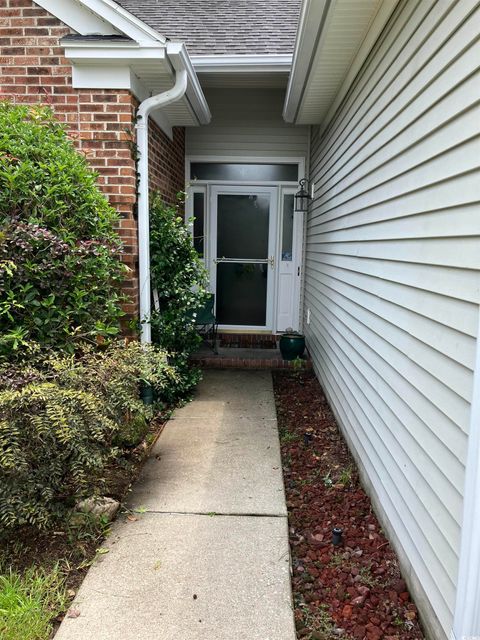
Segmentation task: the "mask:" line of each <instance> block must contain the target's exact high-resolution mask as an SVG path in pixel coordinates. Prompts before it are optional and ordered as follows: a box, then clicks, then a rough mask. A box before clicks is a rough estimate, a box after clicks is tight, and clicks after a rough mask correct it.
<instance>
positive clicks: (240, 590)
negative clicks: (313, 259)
mask: <svg viewBox="0 0 480 640" xmlns="http://www.w3.org/2000/svg"><path fill="white" fill-rule="evenodd" d="M129 506H130V508H132V509H138V510H139V511H141V512H142V513H141V514H136V517H137V520H136V521H130V520H128V519H126V518H125V517H124V516H121V517H120V519H119V520H118V521H117V523H116V524H115V526H114V530H113V532H112V535H111V536H110V537H109V539H108V541H107V543H106V544H105V546H106V547H107V548H108V549H109V553H107V554H104V555H102V556H100V558H99V560H98V561H97V562H96V563H95V564H94V566H92V567H91V569H90V571H89V572H88V575H87V577H86V578H85V581H84V582H83V585H82V587H81V589H80V590H79V593H78V596H77V598H76V601H75V602H74V604H73V605H72V607H71V609H73V610H75V613H74V614H76V613H77V612H79V613H80V615H79V616H78V617H71V618H69V617H67V618H65V620H64V622H63V623H62V625H61V627H60V630H59V632H58V634H57V635H56V636H55V640H154V639H155V640H295V628H294V622H293V613H292V605H291V595H290V572H289V549H288V527H287V518H286V506H285V496H284V490H283V482H282V470H281V461H280V450H279V442H278V433H277V423H276V415H275V404H274V399H273V389H272V380H271V375H270V373H269V372H267V371H216V370H211V371H207V372H205V377H204V380H203V382H202V383H201V384H200V386H199V389H198V392H197V395H196V398H195V400H194V401H193V402H192V403H190V404H188V405H187V406H185V407H183V408H182V409H179V410H177V411H176V412H175V414H174V417H173V419H172V420H171V421H170V422H169V423H168V424H167V425H166V427H165V430H164V432H163V433H162V435H161V437H160V439H159V440H158V442H157V444H156V446H155V448H154V451H153V453H152V456H151V458H150V459H149V460H148V461H147V463H146V465H145V467H144V470H143V472H142V475H141V477H140V480H139V481H138V482H137V484H136V485H135V488H134V491H133V492H132V494H131V497H130V500H129ZM144 510H145V512H144Z"/></svg>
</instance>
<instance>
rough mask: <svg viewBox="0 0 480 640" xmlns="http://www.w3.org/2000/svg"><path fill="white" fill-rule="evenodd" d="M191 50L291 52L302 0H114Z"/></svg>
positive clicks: (251, 52)
mask: <svg viewBox="0 0 480 640" xmlns="http://www.w3.org/2000/svg"><path fill="white" fill-rule="evenodd" d="M116 2H117V3H118V4H119V5H121V6H122V7H123V8H124V9H126V10H127V11H129V12H130V13H132V14H133V15H134V16H136V17H137V18H139V19H140V20H142V21H143V22H145V23H146V24H147V25H148V26H150V27H152V28H153V29H155V30H156V31H158V33H160V34H162V35H164V36H166V37H167V38H170V39H171V40H180V41H182V42H185V44H186V45H187V48H188V51H189V52H190V53H191V54H193V55H196V54H197V55H202V54H203V55H216V54H229V55H241V54H251V55H255V54H257V55H265V54H290V53H293V47H294V43H295V33H296V29H297V22H298V15H299V12H300V4H301V0H116Z"/></svg>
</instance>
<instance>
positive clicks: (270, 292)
mask: <svg viewBox="0 0 480 640" xmlns="http://www.w3.org/2000/svg"><path fill="white" fill-rule="evenodd" d="M228 194H231V195H234V194H238V195H242V194H248V195H261V194H265V195H267V194H268V195H269V196H270V215H269V230H268V256H267V259H266V263H267V265H268V277H267V310H266V322H265V325H263V326H258V325H244V324H242V325H231V324H229V325H219V329H233V330H238V331H251V330H253V331H271V332H273V331H274V330H275V321H276V317H275V309H276V278H275V274H276V269H275V261H276V255H277V253H276V252H277V244H278V243H277V224H278V206H277V205H278V187H273V186H272V187H266V186H254V185H249V184H245V183H238V184H230V185H224V184H211V185H210V206H209V209H210V231H209V236H208V244H209V250H208V270H209V273H210V288H211V290H212V291H213V292H214V293H215V294H216V290H217V262H216V261H217V259H218V258H221V257H222V256H217V215H218V206H217V205H218V196H219V195H228ZM272 258H273V264H272V263H271V259H272ZM238 262H242V261H241V260H238ZM254 262H258V263H261V262H262V260H257V261H254Z"/></svg>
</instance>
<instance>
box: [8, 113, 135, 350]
mask: <svg viewBox="0 0 480 640" xmlns="http://www.w3.org/2000/svg"><path fill="white" fill-rule="evenodd" d="M96 179H97V176H96V174H95V172H93V171H92V170H91V169H90V168H89V166H88V163H87V161H86V158H85V157H84V156H83V155H81V154H80V153H78V152H77V151H76V150H75V147H74V145H73V142H72V141H71V140H70V139H69V138H68V136H67V133H66V130H65V127H64V126H63V125H62V124H60V123H58V122H57V121H55V119H54V117H53V113H52V112H51V110H50V109H48V108H46V107H42V106H34V107H31V106H26V105H20V106H19V105H12V104H10V103H8V102H2V103H0V299H1V303H0V326H1V329H2V331H1V337H0V354H3V355H6V356H7V357H12V355H14V354H15V353H16V352H20V351H21V348H22V347H23V346H25V345H26V344H27V343H28V342H29V341H35V342H38V343H40V344H41V345H42V348H45V347H50V346H55V347H57V348H66V349H68V350H70V351H73V349H74V345H75V343H76V342H77V341H79V340H86V339H91V340H94V339H95V338H96V336H97V335H103V336H111V335H115V334H116V333H118V331H119V320H120V317H121V315H122V311H121V296H120V294H119V287H120V283H121V281H122V280H123V277H124V275H125V270H126V267H124V266H123V265H122V264H121V262H120V252H121V244H120V242H119V238H118V236H117V234H116V232H115V230H114V229H115V225H116V224H117V220H118V216H117V214H116V212H115V210H114V209H113V208H112V207H111V206H110V205H109V204H108V201H107V199H106V198H105V196H104V195H103V194H102V193H101V191H100V190H99V188H98V187H97V185H96Z"/></svg>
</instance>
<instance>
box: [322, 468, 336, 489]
mask: <svg viewBox="0 0 480 640" xmlns="http://www.w3.org/2000/svg"><path fill="white" fill-rule="evenodd" d="M322 481H323V484H324V485H325V486H326V487H332V486H333V484H334V482H333V479H332V473H331V471H328V473H326V474H325V475H324V476H323V478H322Z"/></svg>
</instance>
